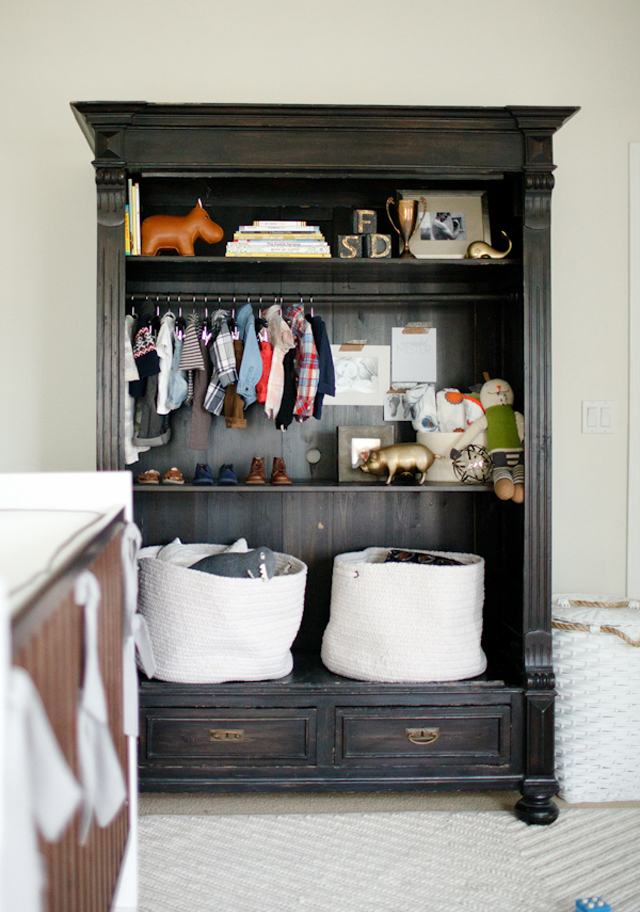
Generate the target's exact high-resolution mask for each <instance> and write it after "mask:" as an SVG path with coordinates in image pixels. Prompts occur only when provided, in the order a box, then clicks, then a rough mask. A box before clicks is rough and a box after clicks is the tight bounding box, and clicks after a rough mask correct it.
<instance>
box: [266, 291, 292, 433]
mask: <svg viewBox="0 0 640 912" xmlns="http://www.w3.org/2000/svg"><path fill="white" fill-rule="evenodd" d="M263 317H265V319H266V320H267V324H268V328H269V342H271V347H272V348H273V357H272V359H271V371H270V372H269V382H268V384H267V398H266V400H265V403H264V410H265V414H266V416H267V418H275V417H276V415H277V414H278V412H279V410H280V403H281V402H282V394H283V391H284V367H283V361H284V356H285V355H286V353H287V352H288V351H289V350H290V349H292V348H294V346H295V342H294V339H293V333H292V332H291V329H290V327H289V326H288V325H287V323H286V321H285V320H284V318H283V316H282V314H281V313H280V308H279V307H278V305H277V304H272V305H271V307H269V308H267V310H265V311H264V313H263Z"/></svg>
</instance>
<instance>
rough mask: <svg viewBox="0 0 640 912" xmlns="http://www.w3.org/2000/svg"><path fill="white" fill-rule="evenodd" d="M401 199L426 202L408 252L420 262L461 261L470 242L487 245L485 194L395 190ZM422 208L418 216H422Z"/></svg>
mask: <svg viewBox="0 0 640 912" xmlns="http://www.w3.org/2000/svg"><path fill="white" fill-rule="evenodd" d="M398 193H399V194H400V196H401V197H402V198H403V199H415V200H419V199H420V197H423V198H424V199H425V200H426V202H427V211H426V212H425V214H424V215H423V216H422V217H421V218H420V221H419V223H418V225H417V227H416V230H415V232H414V235H413V237H412V238H411V240H410V241H409V250H410V251H411V253H413V254H414V256H416V257H418V258H422V259H429V258H433V259H436V258H437V259H462V258H464V255H465V254H466V252H467V247H468V246H469V244H472V243H473V241H485V243H487V244H491V230H490V228H489V205H488V201H487V192H486V190H460V191H458V190H449V191H448V192H447V191H444V192H439V191H438V192H432V191H429V190H399V191H398ZM422 209H423V207H422V205H421V206H420V212H422Z"/></svg>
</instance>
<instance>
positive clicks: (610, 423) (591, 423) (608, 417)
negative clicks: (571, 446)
mask: <svg viewBox="0 0 640 912" xmlns="http://www.w3.org/2000/svg"><path fill="white" fill-rule="evenodd" d="M614 406H615V403H614V401H613V400H612V399H588V400H585V399H583V400H582V433H583V434H614V433H615V407H614Z"/></svg>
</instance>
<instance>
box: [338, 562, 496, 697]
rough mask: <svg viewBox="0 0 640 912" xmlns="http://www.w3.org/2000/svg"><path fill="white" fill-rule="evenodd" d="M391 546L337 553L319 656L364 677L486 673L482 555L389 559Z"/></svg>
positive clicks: (421, 678)
mask: <svg viewBox="0 0 640 912" xmlns="http://www.w3.org/2000/svg"><path fill="white" fill-rule="evenodd" d="M388 552H389V549H388V548H367V549H366V550H365V551H356V552H351V553H348V554H338V555H337V556H336V558H335V560H334V563H333V579H332V584H331V615H330V619H329V623H328V625H327V628H326V630H325V632H324V637H323V640H322V652H321V655H322V661H323V662H324V664H325V665H326V666H327V668H329V669H330V670H331V671H333V672H335V673H336V674H341V675H344V676H346V677H348V678H355V679H357V680H361V681H388V682H402V681H409V682H411V681H415V682H430V681H457V680H462V679H464V678H471V677H475V676H476V675H479V674H482V672H483V671H484V670H485V669H486V667H487V660H486V657H485V655H484V652H483V651H482V648H481V646H480V637H481V635H482V607H483V602H484V560H483V559H482V558H481V557H478V556H477V555H476V554H458V553H450V552H442V551H429V552H423V553H429V554H436V555H438V554H440V555H443V556H445V557H451V558H455V559H457V560H459V561H462V566H434V565H429V564H412V563H384V560H385V558H386V556H387V554H388Z"/></svg>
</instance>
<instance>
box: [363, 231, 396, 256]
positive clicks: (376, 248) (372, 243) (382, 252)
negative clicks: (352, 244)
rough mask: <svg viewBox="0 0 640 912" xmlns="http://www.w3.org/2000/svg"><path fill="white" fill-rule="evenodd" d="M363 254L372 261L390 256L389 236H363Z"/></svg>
mask: <svg viewBox="0 0 640 912" xmlns="http://www.w3.org/2000/svg"><path fill="white" fill-rule="evenodd" d="M364 252H365V256H368V257H371V258H372V259H378V260H379V259H382V258H384V257H390V256H391V235H390V234H365V235H364Z"/></svg>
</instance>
